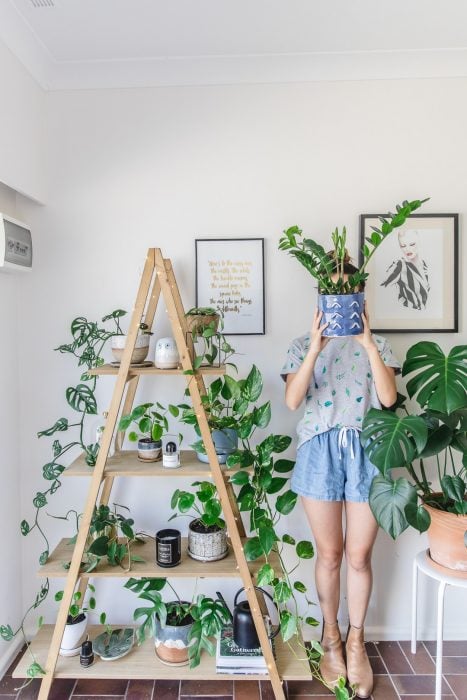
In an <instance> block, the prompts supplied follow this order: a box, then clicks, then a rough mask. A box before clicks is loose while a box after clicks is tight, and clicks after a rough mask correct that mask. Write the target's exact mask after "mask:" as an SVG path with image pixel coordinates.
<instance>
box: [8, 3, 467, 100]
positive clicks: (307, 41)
mask: <svg viewBox="0 0 467 700" xmlns="http://www.w3.org/2000/svg"><path fill="white" fill-rule="evenodd" d="M0 38H1V39H3V41H4V42H5V43H6V44H7V46H8V47H9V48H10V50H11V51H12V52H13V53H14V54H16V56H17V57H18V58H19V59H20V60H21V61H22V62H23V63H24V65H25V66H26V67H27V68H28V70H29V71H30V72H31V74H32V75H33V76H34V77H35V78H36V79H37V80H38V82H39V83H40V84H41V85H42V86H43V87H45V88H47V89H67V88H86V87H133V86H145V85H180V84H182V85H183V84H188V85H190V84H213V83H242V82H282V81H297V80H336V79H359V78H392V77H432V76H458V75H467V2H466V0H0Z"/></svg>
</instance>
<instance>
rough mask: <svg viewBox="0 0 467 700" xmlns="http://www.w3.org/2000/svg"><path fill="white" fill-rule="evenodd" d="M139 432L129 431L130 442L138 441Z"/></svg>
mask: <svg viewBox="0 0 467 700" xmlns="http://www.w3.org/2000/svg"><path fill="white" fill-rule="evenodd" d="M138 439H139V438H138V433H135V432H134V430H132V431H131V433H128V440H129V441H130V442H138Z"/></svg>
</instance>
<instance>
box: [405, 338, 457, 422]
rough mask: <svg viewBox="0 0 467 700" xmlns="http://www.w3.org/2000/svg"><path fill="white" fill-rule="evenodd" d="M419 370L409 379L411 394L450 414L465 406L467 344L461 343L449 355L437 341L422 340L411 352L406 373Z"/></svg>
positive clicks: (406, 364)
mask: <svg viewBox="0 0 467 700" xmlns="http://www.w3.org/2000/svg"><path fill="white" fill-rule="evenodd" d="M412 372H417V374H416V375H415V376H414V377H412V378H411V379H409V381H408V382H407V391H408V392H409V396H410V397H413V396H415V397H416V400H417V401H418V403H419V404H420V406H421V407H422V408H428V409H430V410H432V411H439V412H441V413H446V414H447V415H450V414H451V413H453V411H457V410H458V409H461V408H465V404H466V399H465V396H466V392H467V346H466V345H457V346H456V347H454V348H452V350H451V351H450V353H449V355H447V356H446V355H445V354H444V353H443V351H442V350H441V348H440V347H439V345H437V344H436V343H432V342H428V341H422V342H421V343H416V344H415V345H413V346H412V347H411V348H410V349H409V351H408V352H407V358H406V360H405V362H404V366H403V369H402V374H403V375H404V376H405V375H407V374H411V373H412Z"/></svg>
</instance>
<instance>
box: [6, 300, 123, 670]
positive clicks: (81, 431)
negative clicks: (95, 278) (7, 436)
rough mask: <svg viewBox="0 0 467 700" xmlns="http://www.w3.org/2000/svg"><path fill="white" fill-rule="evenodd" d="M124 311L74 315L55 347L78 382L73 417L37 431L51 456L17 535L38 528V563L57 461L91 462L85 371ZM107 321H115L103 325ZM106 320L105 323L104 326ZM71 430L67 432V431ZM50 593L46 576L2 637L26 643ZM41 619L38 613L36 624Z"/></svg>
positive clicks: (97, 360) (92, 405) (91, 403)
mask: <svg viewBox="0 0 467 700" xmlns="http://www.w3.org/2000/svg"><path fill="white" fill-rule="evenodd" d="M125 314H126V311H124V310H123V309H116V310H115V311H112V312H111V313H110V314H107V315H106V316H104V317H103V318H102V321H101V324H99V322H96V321H89V320H88V319H87V318H85V317H84V316H79V317H78V318H75V319H74V320H73V321H72V323H71V329H70V330H71V340H70V341H69V342H68V343H65V344H63V345H59V346H58V347H57V348H55V350H56V351H58V352H60V353H62V354H66V355H72V356H73V357H74V358H75V360H76V361H77V365H78V369H79V372H80V377H79V381H78V383H77V384H75V385H74V386H69V387H67V388H66V389H65V399H66V402H67V404H68V407H69V408H70V409H71V410H72V411H73V412H74V413H73V416H74V417H73V418H67V417H61V418H58V419H57V420H56V421H55V423H54V424H53V425H52V426H51V427H50V428H46V429H45V430H41V431H40V432H39V433H38V434H37V436H38V438H43V437H48V438H52V440H53V442H52V455H51V459H50V460H49V461H48V462H47V463H46V464H44V465H43V467H42V476H43V478H44V480H45V482H46V484H45V486H44V488H43V489H42V490H41V491H38V492H37V493H36V494H35V496H34V497H33V499H32V505H33V508H34V517H33V521H32V523H31V521H30V520H22V521H21V525H20V528H21V534H22V535H23V536H24V537H26V536H28V535H29V534H31V533H32V532H34V530H37V531H38V532H39V534H40V536H41V538H42V540H43V542H44V545H43V548H42V551H41V553H40V555H39V563H40V564H41V565H43V564H45V563H46V562H47V559H48V557H49V540H48V537H47V534H46V530H45V528H44V525H43V523H42V512H43V509H44V508H45V506H47V505H48V503H49V498H50V496H53V494H54V493H56V491H57V490H58V489H59V488H60V487H61V485H62V484H61V481H60V475H61V474H62V472H63V471H64V469H65V467H64V465H63V464H62V463H61V462H62V459H63V457H65V455H66V454H67V452H68V451H69V450H71V449H73V448H80V449H81V450H82V451H83V453H84V456H85V460H86V463H87V464H88V465H89V466H90V467H93V466H94V465H95V463H96V459H97V454H98V451H99V444H98V443H97V442H91V443H88V442H87V441H86V440H85V422H86V419H87V417H88V416H93V415H94V416H95V415H97V412H98V411H97V400H96V396H95V393H94V392H95V389H96V382H97V376H94V375H91V374H89V370H91V369H94V368H96V367H99V366H100V365H102V364H103V363H104V358H103V357H102V352H103V349H104V347H105V344H106V343H107V341H108V340H109V339H110V338H111V337H112V336H114V335H120V334H121V328H120V325H119V321H120V318H122V317H123V316H124V315H125ZM108 322H111V323H112V324H113V326H110V328H109V327H107V325H105V324H107V323H108ZM102 324H104V325H102ZM68 431H70V433H68ZM65 433H67V434H68V435H69V436H70V437H69V438H68V442H66V440H65V441H64V437H65V435H64V434H65ZM48 592H49V580H48V579H46V580H45V582H44V583H42V584H41V586H40V589H39V591H38V593H37V595H36V597H35V600H34V602H33V603H32V604H31V605H30V606H29V607H28V609H27V610H26V613H25V615H24V617H23V618H22V620H21V622H20V624H19V626H18V628H17V629H16V630H13V629H12V627H11V625H8V624H7V625H0V637H1V639H3V640H5V641H11V640H12V639H14V638H15V637H16V635H17V634H22V636H23V638H24V642H25V644H28V642H27V639H26V634H25V629H24V625H25V621H26V618H27V616H28V615H29V613H30V612H32V611H33V610H35V609H36V608H38V607H39V605H41V603H42V602H43V601H44V600H45V599H46V598H47V595H48ZM41 624H42V618H39V626H40V625H41ZM41 673H44V671H43V669H42V668H41V666H40V664H39V663H38V662H37V661H36V659H35V658H34V657H33V660H32V663H31V665H30V666H29V668H28V676H29V677H30V678H33V677H35V676H37V675H38V674H41Z"/></svg>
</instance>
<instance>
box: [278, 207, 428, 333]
mask: <svg viewBox="0 0 467 700" xmlns="http://www.w3.org/2000/svg"><path fill="white" fill-rule="evenodd" d="M426 201H427V199H423V200H418V199H417V200H415V201H413V202H408V201H407V200H406V201H404V202H403V203H402V204H401V205H397V207H396V209H397V213H396V214H391V213H389V214H388V216H387V218H385V217H380V221H381V228H377V227H373V233H372V234H371V236H369V237H368V238H367V239H366V243H365V244H364V246H363V248H362V260H363V262H362V264H361V266H360V268H359V269H358V270H357V271H356V272H355V271H354V268H353V266H350V270H352V271H351V272H350V274H349V273H348V272H347V270H346V267H347V269H349V268H348V266H349V265H350V257H349V254H348V252H347V249H346V239H347V231H346V228H345V226H344V228H343V229H342V232H341V233H340V232H339V230H338V229H337V228H336V229H335V231H334V232H333V233H332V235H331V239H332V243H333V244H334V249H333V250H331V251H329V252H326V251H325V250H324V248H323V246H321V245H319V243H316V241H314V240H312V239H311V238H303V237H302V233H303V232H302V230H301V229H300V228H299V227H298V226H291V227H290V228H288V229H287V230H286V231H284V235H283V236H282V237H281V239H280V241H279V249H280V250H286V251H288V253H289V255H292V256H293V257H295V258H296V259H297V260H298V261H299V262H300V263H301V264H302V265H303V266H304V267H305V268H306V269H307V270H308V272H309V273H310V274H311V275H312V276H313V277H314V278H315V279H316V280H317V281H318V308H319V310H320V311H322V313H323V319H322V322H323V324H324V323H327V324H328V326H327V328H325V329H324V331H323V335H324V336H327V337H339V336H348V335H360V334H361V333H363V321H362V314H363V311H364V295H363V293H362V289H363V287H364V286H365V281H366V279H367V278H368V272H366V267H367V265H368V263H369V261H370V260H371V258H372V256H373V254H374V252H375V251H376V249H377V248H378V247H379V246H380V244H381V243H382V242H383V241H384V239H385V238H386V237H387V236H388V235H389V234H390V233H391V232H392V231H393V230H394V229H395V228H397V227H399V226H402V225H403V224H404V223H405V222H406V220H407V218H408V217H409V216H410V215H411V214H412V213H413V212H414V211H415V210H416V209H418V208H419V207H421V205H422V204H423V203H424V202H426ZM352 268H353V269H352Z"/></svg>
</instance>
